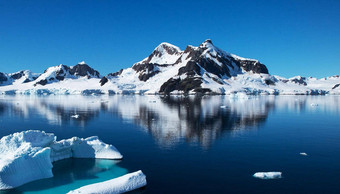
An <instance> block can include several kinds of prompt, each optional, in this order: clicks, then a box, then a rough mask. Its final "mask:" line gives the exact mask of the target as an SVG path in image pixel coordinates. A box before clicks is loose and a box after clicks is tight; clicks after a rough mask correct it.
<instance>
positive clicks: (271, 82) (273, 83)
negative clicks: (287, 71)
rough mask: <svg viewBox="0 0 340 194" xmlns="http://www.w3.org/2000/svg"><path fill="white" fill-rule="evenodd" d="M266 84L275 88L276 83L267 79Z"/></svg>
mask: <svg viewBox="0 0 340 194" xmlns="http://www.w3.org/2000/svg"><path fill="white" fill-rule="evenodd" d="M264 82H265V83H266V84H267V85H272V86H275V82H274V81H273V80H271V79H266V80H264Z"/></svg>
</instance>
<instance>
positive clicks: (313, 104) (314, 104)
mask: <svg viewBox="0 0 340 194" xmlns="http://www.w3.org/2000/svg"><path fill="white" fill-rule="evenodd" d="M310 105H311V106H319V105H318V104H316V103H312V104H310Z"/></svg>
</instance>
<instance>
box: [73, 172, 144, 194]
mask: <svg viewBox="0 0 340 194" xmlns="http://www.w3.org/2000/svg"><path fill="white" fill-rule="evenodd" d="M144 186H146V176H145V175H144V174H143V172H142V171H141V170H139V171H137V172H133V173H129V174H126V175H124V176H121V177H118V178H115V179H111V180H108V181H104V182H100V183H95V184H91V185H86V186H83V187H80V188H79V189H76V190H73V191H70V192H68V194H75V193H82V194H86V193H88V194H90V193H97V194H100V193H102V194H104V193H111V194H118V193H125V192H129V191H132V190H135V189H138V188H141V187H144Z"/></svg>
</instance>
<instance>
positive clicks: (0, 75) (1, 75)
mask: <svg viewBox="0 0 340 194" xmlns="http://www.w3.org/2000/svg"><path fill="white" fill-rule="evenodd" d="M7 80H8V78H7V76H6V75H5V74H4V73H1V72H0V84H1V83H2V82H5V81H7Z"/></svg>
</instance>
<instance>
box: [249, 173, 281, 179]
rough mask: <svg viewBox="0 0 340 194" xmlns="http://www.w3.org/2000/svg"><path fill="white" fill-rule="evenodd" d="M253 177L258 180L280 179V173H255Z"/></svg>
mask: <svg viewBox="0 0 340 194" xmlns="http://www.w3.org/2000/svg"><path fill="white" fill-rule="evenodd" d="M253 177H255V178H259V179H279V178H282V172H257V173H255V174H254V175H253Z"/></svg>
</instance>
